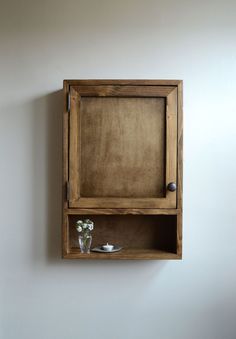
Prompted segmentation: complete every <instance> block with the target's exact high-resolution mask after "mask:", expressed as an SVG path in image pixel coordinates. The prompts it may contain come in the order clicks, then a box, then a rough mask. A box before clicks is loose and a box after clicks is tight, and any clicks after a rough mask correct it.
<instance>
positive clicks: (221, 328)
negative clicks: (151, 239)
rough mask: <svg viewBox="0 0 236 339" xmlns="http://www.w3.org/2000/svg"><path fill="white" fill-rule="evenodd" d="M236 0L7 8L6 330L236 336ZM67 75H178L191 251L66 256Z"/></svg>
mask: <svg viewBox="0 0 236 339" xmlns="http://www.w3.org/2000/svg"><path fill="white" fill-rule="evenodd" d="M235 11H236V2H235V1H234V0H232V1H229V0H228V1H227V0H226V1H217V0H215V1H211V0H205V1H195V0H190V1H189V0H188V1H187V0H182V1H181V0H180V1H175V0H145V1H144V0H143V1H139V0H136V1H135V0H126V1H123V0H120V1H112V0H110V1H109V0H100V1H96V0H71V1H63V0H58V1H56V0H48V1H46V0H41V1H32V0H31V1H30V0H12V1H1V11H0V49H1V51H0V52H1V54H0V93H1V95H0V112H1V123H0V128H1V131H0V145H1V167H0V168H1V209H0V211H1V215H0V220H1V237H0V242H1V246H0V251H1V253H0V261H1V262H0V267H1V273H0V284H1V289H0V290H1V300H0V310H1V313H0V320H1V324H0V338H1V339H15V338H18V339H32V338H33V339H53V338H57V339H75V338H81V339H82V338H83V339H108V338H109V339H144V338H145V339H158V338H160V339H189V338H191V339H199V338H201V339H235V338H236V323H235V312H236V293H235V286H236V266H235V260H236V227H235V226H236V225H235V220H236V208H235V201H236V180H235V172H236V158H235V149H236V138H235V137H236V132H235V128H236V127H235V124H236V104H235V102H236V101H235V90H236V86H235V79H236V44H235V37H236V20H235ZM65 78H77V79H82V78H123V79H125V78H128V79H132V78H145V79H146V78H147V79H152V78H153V79H183V80H184V113H185V119H184V132H185V133H184V135H185V139H184V151H185V164H184V248H183V249H184V259H183V261H177V262H176V261H169V262H167V261H163V262H161V261H160V262H158V261H157V262H155V261H154V262H152V261H150V262H142V261H141V262H99V261H97V262H87V261H86V262H79V261H63V260H61V258H60V252H61V249H60V224H61V208H60V207H61V188H60V183H61V111H62V99H61V96H60V93H59V92H58V91H59V90H60V89H61V88H62V80H63V79H65Z"/></svg>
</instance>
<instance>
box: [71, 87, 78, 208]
mask: <svg viewBox="0 0 236 339" xmlns="http://www.w3.org/2000/svg"><path fill="white" fill-rule="evenodd" d="M79 106H80V97H79V95H78V93H77V92H76V91H75V90H74V88H71V90H70V121H69V124H70V133H69V136H70V143H69V182H70V201H69V205H70V202H71V201H75V200H78V199H79V196H80V175H79V169H80V114H79V112H80V110H79Z"/></svg>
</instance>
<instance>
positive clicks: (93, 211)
mask: <svg viewBox="0 0 236 339" xmlns="http://www.w3.org/2000/svg"><path fill="white" fill-rule="evenodd" d="M65 212H66V214H68V215H69V214H71V215H83V214H88V215H99V214H105V215H107V214H108V215H109V214H111V215H112V214H130V215H135V214H143V215H178V214H180V213H181V210H179V209H161V208H156V209H150V208H144V209H141V208H138V209H135V208H87V209H83V208H70V209H67V210H65Z"/></svg>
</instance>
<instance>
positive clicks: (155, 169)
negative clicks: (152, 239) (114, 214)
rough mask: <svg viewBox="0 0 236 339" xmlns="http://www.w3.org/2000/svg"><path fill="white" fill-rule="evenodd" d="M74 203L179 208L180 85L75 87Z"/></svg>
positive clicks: (70, 167)
mask: <svg viewBox="0 0 236 339" xmlns="http://www.w3.org/2000/svg"><path fill="white" fill-rule="evenodd" d="M68 131H69V133H68V138H69V142H68V146H69V152H68V154H69V159H68V160H69V162H68V175H69V178H68V180H69V185H70V196H69V207H70V208H176V190H175V191H173V192H171V191H169V190H168V189H167V187H168V184H169V183H172V182H173V183H176V170H177V87H176V86H168V85H165V86H160V85H146V84H145V85H132V84H129V85H120V84H119V85H116V84H112V85H104V84H103V85H100V84H98V83H97V82H96V83H95V84H93V82H92V81H91V83H90V82H88V81H87V82H86V84H84V85H83V84H80V85H71V86H70V112H69V128H68Z"/></svg>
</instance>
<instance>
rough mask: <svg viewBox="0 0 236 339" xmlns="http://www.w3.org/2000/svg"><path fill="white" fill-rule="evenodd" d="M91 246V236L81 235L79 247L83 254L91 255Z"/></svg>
mask: <svg viewBox="0 0 236 339" xmlns="http://www.w3.org/2000/svg"><path fill="white" fill-rule="evenodd" d="M91 244H92V235H91V234H81V235H79V247H80V251H81V253H90V247H91Z"/></svg>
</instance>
